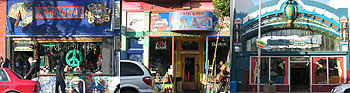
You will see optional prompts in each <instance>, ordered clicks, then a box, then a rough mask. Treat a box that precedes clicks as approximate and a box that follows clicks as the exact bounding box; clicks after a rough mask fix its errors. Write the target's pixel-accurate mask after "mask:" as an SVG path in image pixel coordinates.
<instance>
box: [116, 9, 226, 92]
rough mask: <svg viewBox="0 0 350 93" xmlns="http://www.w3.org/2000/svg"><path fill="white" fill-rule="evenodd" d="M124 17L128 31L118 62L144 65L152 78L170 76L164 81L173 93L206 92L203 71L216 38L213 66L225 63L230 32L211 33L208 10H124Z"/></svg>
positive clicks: (210, 20)
mask: <svg viewBox="0 0 350 93" xmlns="http://www.w3.org/2000/svg"><path fill="white" fill-rule="evenodd" d="M126 4H128V3H126ZM123 14H125V16H126V18H123V19H125V20H126V21H125V22H126V23H125V24H124V25H125V26H126V28H127V29H126V32H125V34H122V36H121V37H122V41H123V43H122V51H121V53H122V56H124V57H121V59H128V60H134V61H138V62H143V64H144V65H145V66H146V67H148V68H149V69H150V72H151V74H152V75H153V76H154V77H155V78H156V76H161V77H170V78H167V80H165V81H169V82H166V83H168V84H171V86H172V85H173V86H172V87H173V88H174V90H175V91H183V90H188V89H195V90H200V91H204V90H205V86H204V85H205V80H206V78H207V77H206V74H208V70H206V69H209V64H210V66H212V64H213V62H212V60H213V56H214V50H215V46H216V39H217V37H218V36H219V41H218V49H217V51H218V52H217V54H216V61H217V62H216V64H219V61H224V62H226V61H227V56H228V51H229V32H228V29H226V30H222V31H220V33H218V32H215V31H214V27H215V24H214V22H216V20H217V19H216V17H214V15H213V12H211V11H171V12H157V11H144V12H133V11H130V12H129V11H125V12H124V13H123ZM136 16H137V17H136ZM142 24H145V25H142ZM124 41H125V42H124ZM219 51H220V52H219ZM123 53H124V54H123ZM136 54H137V55H138V56H135V55H136ZM206 60H208V61H206ZM206 63H208V65H206ZM217 72H219V70H218V71H217ZM171 80H172V81H173V82H170V81H171Z"/></svg>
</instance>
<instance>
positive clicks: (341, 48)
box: [340, 43, 349, 51]
mask: <svg viewBox="0 0 350 93" xmlns="http://www.w3.org/2000/svg"><path fill="white" fill-rule="evenodd" d="M342 45H346V46H348V43H340V51H341V50H343V47H342ZM348 51H349V49H348Z"/></svg>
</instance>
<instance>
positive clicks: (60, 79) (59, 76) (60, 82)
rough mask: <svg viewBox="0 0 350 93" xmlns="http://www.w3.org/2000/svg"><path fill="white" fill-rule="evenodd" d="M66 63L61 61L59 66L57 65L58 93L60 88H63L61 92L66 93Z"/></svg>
mask: <svg viewBox="0 0 350 93" xmlns="http://www.w3.org/2000/svg"><path fill="white" fill-rule="evenodd" d="M63 63H64V61H63V60H59V61H58V63H57V65H56V93H59V92H58V89H59V88H58V87H60V86H61V92H62V93H66V90H65V89H66V83H65V82H64V79H65V77H64V70H63V69H64V66H63Z"/></svg>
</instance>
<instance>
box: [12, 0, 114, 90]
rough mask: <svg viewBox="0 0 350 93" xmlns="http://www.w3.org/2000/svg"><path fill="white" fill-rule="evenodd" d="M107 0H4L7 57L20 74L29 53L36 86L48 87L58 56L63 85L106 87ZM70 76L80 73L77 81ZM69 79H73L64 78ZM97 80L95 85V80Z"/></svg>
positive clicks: (109, 50) (110, 46) (109, 51)
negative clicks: (62, 67) (36, 76)
mask: <svg viewBox="0 0 350 93" xmlns="http://www.w3.org/2000/svg"><path fill="white" fill-rule="evenodd" d="M113 2H114V1H113V0H103V1H101V0H99V1H96V0H88V1H83V2H82V1H67V0H57V1H28V0H16V1H8V2H7V5H8V9H7V15H8V18H7V31H6V37H7V48H8V50H7V58H8V59H10V60H13V61H12V62H11V63H12V65H11V67H12V68H14V70H15V71H16V72H18V73H22V74H23V75H24V74H26V73H27V71H28V70H29V68H30V65H29V63H28V61H27V59H28V58H29V57H33V58H34V59H35V60H36V61H37V62H36V64H37V65H39V67H40V68H38V69H40V71H38V73H39V80H38V81H39V82H40V84H41V92H54V91H55V90H54V89H55V88H54V87H55V66H56V64H57V62H58V60H64V62H65V64H66V67H65V71H66V81H67V82H68V83H66V86H67V89H66V90H71V89H72V88H71V87H69V86H70V85H72V86H73V87H83V86H85V87H86V89H87V90H86V91H88V92H93V91H107V90H106V86H107V79H108V78H109V77H111V76H112V74H113V73H114V72H115V71H114V70H113V69H115V68H114V66H116V65H115V63H113V62H114V61H112V60H115V59H113V58H114V56H115V55H114V54H115V53H114V52H113V50H114V47H115V43H116V42H115V38H116V37H115V36H116V33H115V32H114V29H111V27H112V26H111V23H112V22H111V20H113V19H112V17H111V16H112V9H113V7H112V6H113ZM72 79H82V80H83V82H84V83H85V85H79V83H76V82H77V81H72ZM70 82H73V83H70ZM96 84H97V85H96Z"/></svg>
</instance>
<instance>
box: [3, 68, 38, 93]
mask: <svg viewBox="0 0 350 93" xmlns="http://www.w3.org/2000/svg"><path fill="white" fill-rule="evenodd" d="M0 87H1V88H0V91H1V92H2V93H21V92H22V93H35V92H39V90H40V84H39V82H37V81H32V80H25V79H24V78H23V77H22V76H21V75H19V74H17V73H16V72H15V71H13V70H11V69H8V68H0Z"/></svg>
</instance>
